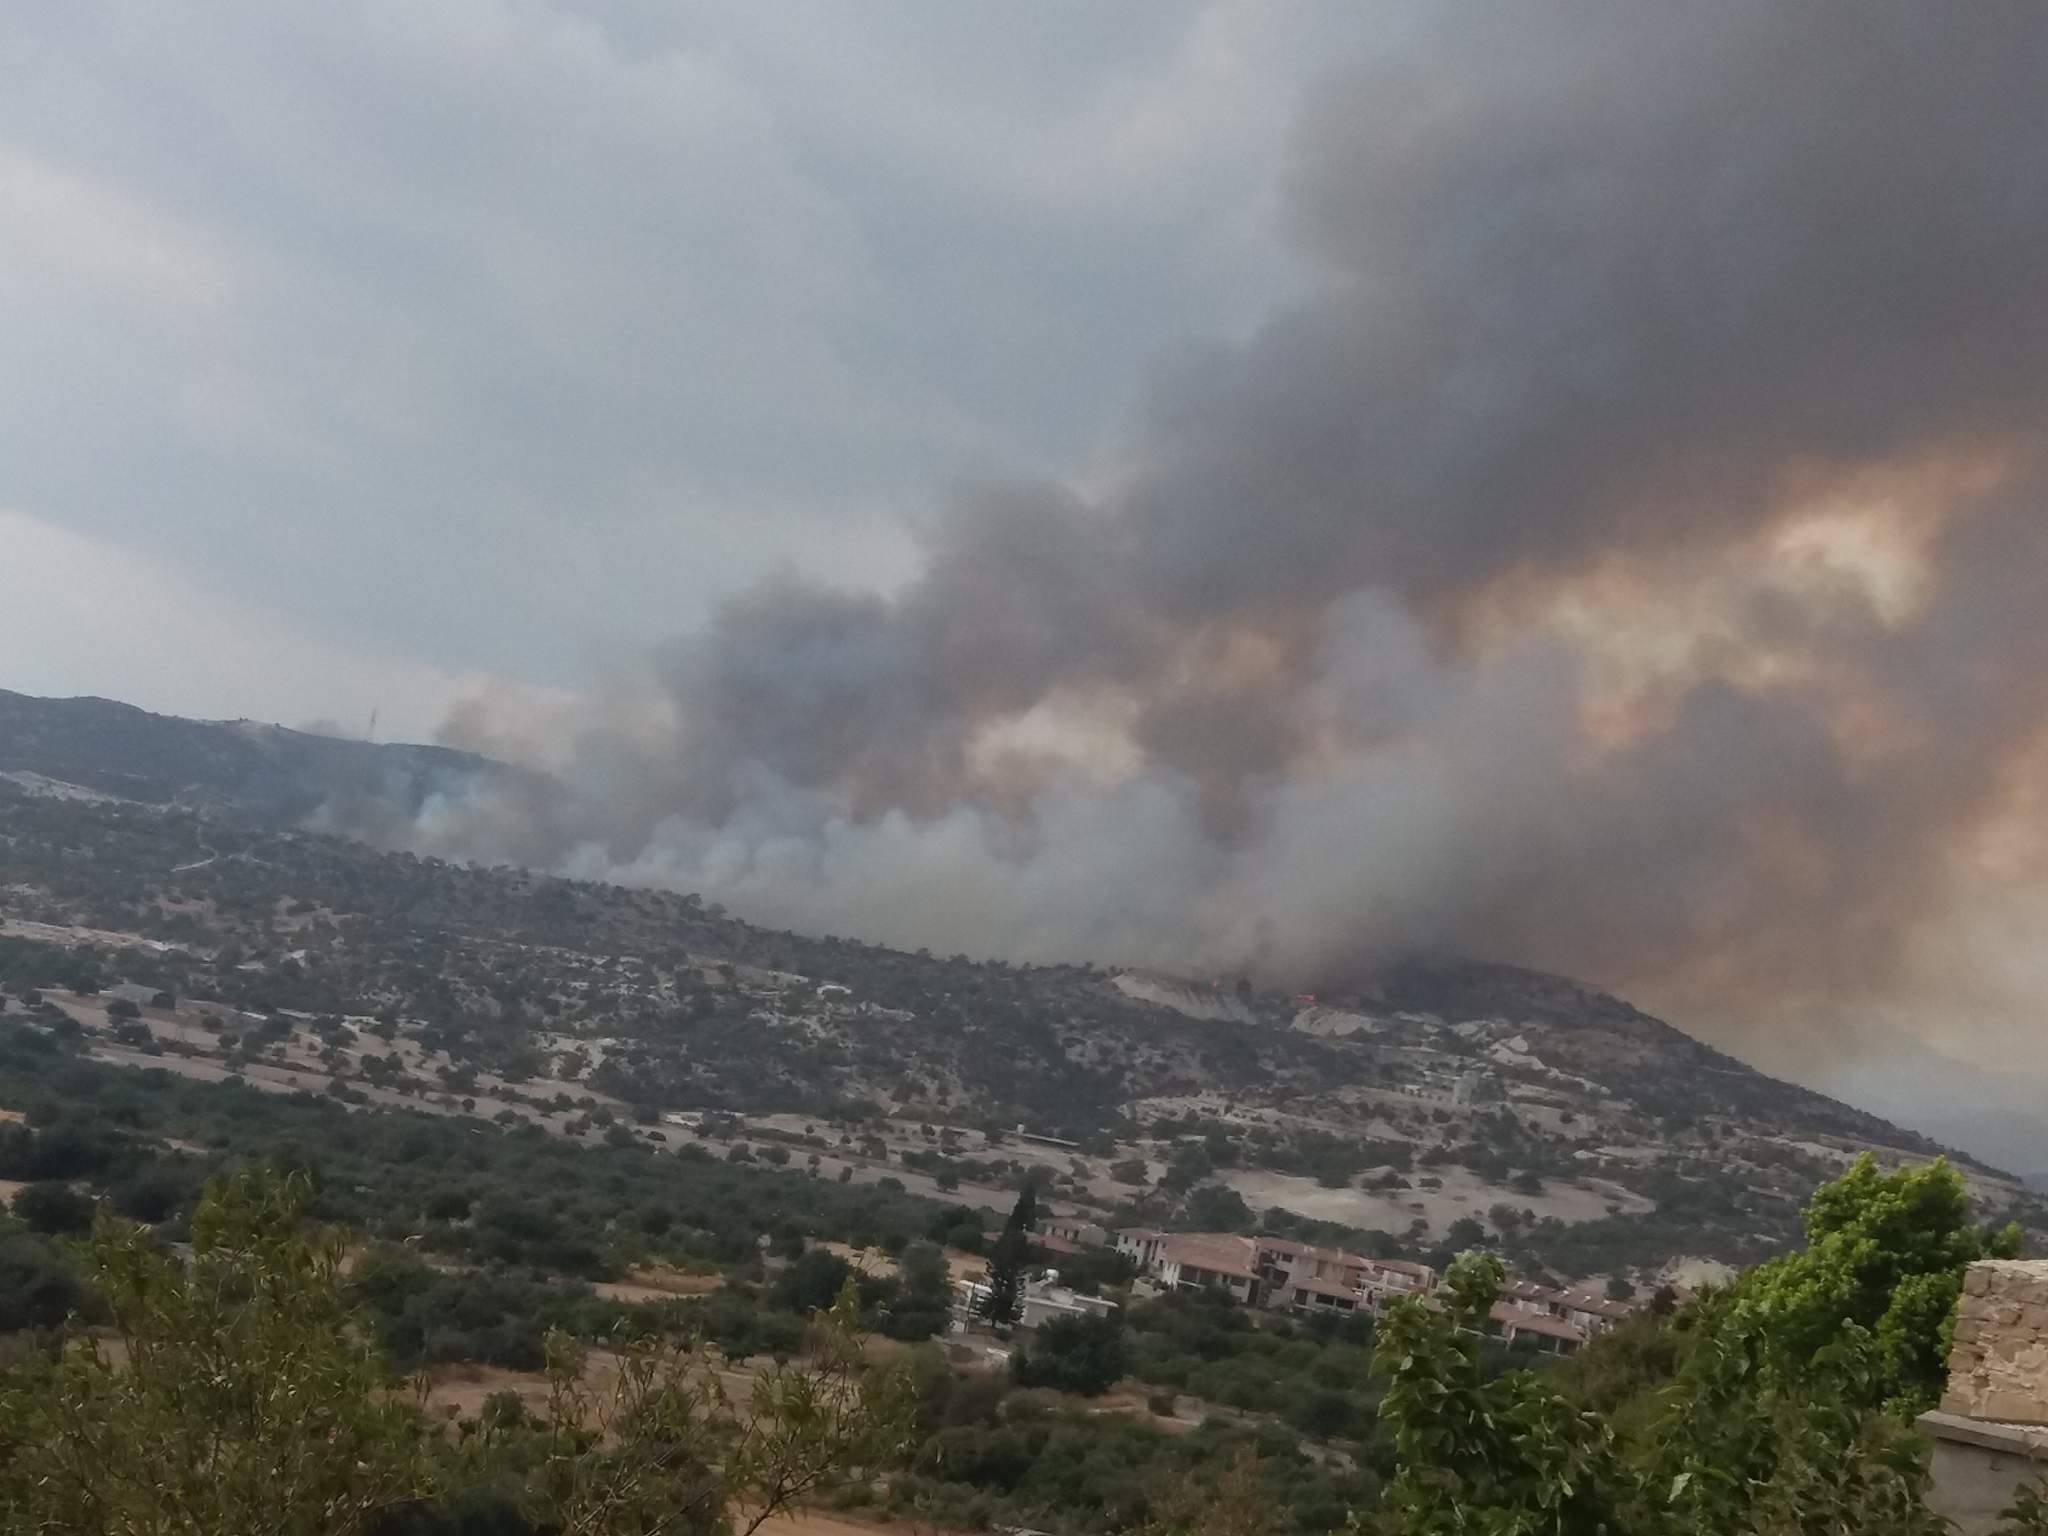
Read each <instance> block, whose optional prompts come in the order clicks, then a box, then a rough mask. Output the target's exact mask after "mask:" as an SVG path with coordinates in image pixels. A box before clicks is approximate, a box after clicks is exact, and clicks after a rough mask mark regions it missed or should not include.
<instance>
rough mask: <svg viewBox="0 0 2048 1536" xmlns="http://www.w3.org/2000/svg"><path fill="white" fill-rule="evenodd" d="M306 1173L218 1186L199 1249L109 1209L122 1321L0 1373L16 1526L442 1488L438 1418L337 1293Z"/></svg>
mask: <svg viewBox="0 0 2048 1536" xmlns="http://www.w3.org/2000/svg"><path fill="white" fill-rule="evenodd" d="M307 1194H308V1191H307V1188H306V1185H305V1183H304V1181H303V1180H302V1179H290V1180H286V1181H283V1182H271V1181H267V1180H260V1179H254V1178H248V1177H243V1178H237V1179H234V1180H231V1181H228V1182H225V1183H222V1184H219V1185H217V1186H215V1187H214V1188H213V1189H212V1190H211V1191H210V1192H209V1194H208V1197H207V1199H206V1202H205V1203H204V1204H203V1205H202V1206H201V1207H200V1209H199V1212H198V1214H197V1216H196V1217H195V1218H194V1220H193V1224H192V1255H191V1259H190V1261H189V1263H188V1262H187V1261H185V1260H184V1259H182V1258H180V1257H179V1256H178V1255H176V1254H175V1253H172V1252H169V1251H166V1250H164V1249H162V1248H161V1247H159V1246H158V1245H157V1244H156V1242H155V1241H154V1240H153V1239H152V1238H151V1237H150V1236H149V1235H148V1234H147V1233H146V1232H145V1231H144V1230H143V1229H141V1228H139V1227H132V1226H128V1225H126V1224H125V1223H121V1222H118V1221H115V1220H114V1219H113V1218H112V1217H110V1216H108V1215H107V1214H105V1213H104V1212H102V1214H101V1215H100V1217H99V1220H98V1222H97V1224H96V1226H95V1228H94V1232H93V1237H92V1244H91V1249H90V1265H89V1275H90V1279H91V1283H92V1285H93V1287H94V1289H95V1290H96V1291H97V1292H98V1293H99V1295H100V1296H101V1297H102V1298H103V1300H104V1302H105V1305H106V1307H107V1309H108V1313H109V1315H110V1323H111V1335H112V1336H111V1338H109V1339H106V1340H102V1339H101V1338H99V1337H96V1336H93V1335H85V1336H83V1337H78V1338H74V1339H73V1340H71V1341H70V1342H69V1344H68V1345H67V1346H66V1347H65V1349H64V1350H63V1353H62V1354H61V1356H60V1357H59V1358H58V1359H56V1360H40V1359H38V1360H31V1361H28V1362H25V1363H23V1364H22V1365H19V1366H17V1367H16V1369H15V1370H14V1371H13V1372H11V1373H10V1374H9V1376H8V1377H7V1378H6V1379H5V1381H4V1383H0V1514H4V1515H5V1516H6V1517H7V1528H8V1529H10V1530H21V1531H81V1532H96V1531H109V1532H112V1531H119V1532H124V1533H126V1532H134V1533H137V1536H143V1533H156V1532H165V1533H169V1532H188V1531H251V1532H255V1531H264V1532H276V1533H278V1536H301V1533H315V1532H318V1533H327V1532H338V1533H350V1532H356V1531H361V1530H364V1529H366V1528H367V1527H368V1525H369V1523H370V1521H371V1519H372V1517H373V1516H374V1515H375V1514H376V1513H377V1512H378V1511H380V1510H383V1509H386V1508H389V1507H391V1506H393V1505H395V1504H398V1503H401V1502H403V1501H406V1500H408V1499H415V1498H419V1497H421V1496H423V1495H424V1494H425V1493H426V1492H427V1489H428V1486H429V1469H430V1460H429V1457H428V1454H427V1452H428V1445H427V1432H426V1427H425V1422H424V1420H423V1419H422V1418H421V1416H420V1414H419V1413H418V1412H417V1410H416V1409H415V1407H414V1406H413V1405H412V1404H411V1403H409V1402H407V1401H406V1400H405V1397H404V1395H403V1394H402V1393H400V1392H398V1391H395V1390H394V1387H395V1385H396V1384H395V1383H394V1382H393V1381H392V1379H391V1377H390V1374H389V1372H388V1371H387V1370H386V1369H385V1367H384V1365H383V1363H382V1361H381V1360H380V1359H379V1358H378V1357H377V1355H376V1353H375V1351H374V1349H373V1348H372V1347H371V1346H370V1344H369V1342H368V1340H367V1338H366V1337H365V1336H364V1335H363V1334H362V1333H360V1332H359V1331H358V1330H357V1329H355V1328H354V1327H353V1326H352V1320H351V1318H350V1315H349V1312H348V1309H347V1308H346V1306H345V1305H344V1304H343V1302H342V1299H341V1295H342V1293H341V1262H342V1254H343V1248H342V1244H341V1241H340V1239H339V1238H338V1237H336V1236H335V1235H334V1234H332V1233H322V1232H309V1231H306V1230H304V1229H303V1228H302V1227H301V1225H300V1222H299V1216H300V1213H301V1211H302V1209H303V1207H304V1203H305V1200H306V1198H307Z"/></svg>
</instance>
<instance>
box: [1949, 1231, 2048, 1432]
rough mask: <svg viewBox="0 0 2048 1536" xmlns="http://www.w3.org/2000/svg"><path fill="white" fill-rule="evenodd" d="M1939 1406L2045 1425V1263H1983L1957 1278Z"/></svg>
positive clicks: (2047, 1379) (2047, 1414)
mask: <svg viewBox="0 0 2048 1536" xmlns="http://www.w3.org/2000/svg"><path fill="white" fill-rule="evenodd" d="M1941 1407H1942V1411H1943V1412H1944V1413H1952V1414H1960V1415H1962V1416H1963V1417H1965V1418H1972V1419H1990V1420H1994V1421H1996V1422H1999V1423H2004V1424H2048V1260H2041V1259H1987V1260H1985V1261H1984V1262H1982V1263H1979V1264H1972V1265H1971V1266H1970V1267H1969V1269H1968V1271H1966V1272H1965V1274H1964V1277H1963V1296H1962V1301H1961V1304H1960V1305H1959V1306H1958V1307H1957V1309H1956V1338H1955V1347H1954V1348H1953V1349H1951V1350H1950V1352H1949V1358H1948V1393H1947V1395H1946V1396H1944V1397H1943V1398H1942V1400H1941Z"/></svg>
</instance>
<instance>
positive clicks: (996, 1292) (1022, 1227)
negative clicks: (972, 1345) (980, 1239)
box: [981, 1184, 1038, 1327]
mask: <svg viewBox="0 0 2048 1536" xmlns="http://www.w3.org/2000/svg"><path fill="white" fill-rule="evenodd" d="M1037 1223H1038V1196H1037V1193H1036V1191H1034V1190H1033V1189H1032V1187H1031V1186H1030V1185H1029V1184H1026V1185H1025V1186H1024V1192H1023V1193H1022V1194H1020V1195H1018V1196H1017V1203H1016V1204H1015V1205H1013V1206H1011V1207H1010V1217H1009V1220H1007V1221H1005V1222H1004V1223H1003V1235H1002V1236H1001V1237H999V1238H997V1239H996V1245H995V1248H994V1249H993V1250H992V1251H991V1252H990V1254H989V1256H988V1296H987V1297H986V1298H985V1299H984V1300H983V1302H982V1304H981V1315H982V1316H983V1317H985V1318H987V1319H988V1320H989V1321H990V1322H991V1323H994V1324H996V1325H997V1326H998V1327H1004V1326H1007V1325H1008V1324H1010V1323H1013V1322H1015V1321H1016V1320H1017V1308H1018V1304H1019V1302H1020V1301H1021V1299H1022V1296H1023V1291H1024V1266H1025V1264H1026V1262H1027V1261H1028V1260H1029V1259H1030V1257H1031V1229H1032V1227H1034V1226H1036V1225H1037Z"/></svg>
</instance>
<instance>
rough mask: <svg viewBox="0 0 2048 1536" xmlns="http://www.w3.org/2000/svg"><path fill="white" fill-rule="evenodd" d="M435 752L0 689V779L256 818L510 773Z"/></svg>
mask: <svg viewBox="0 0 2048 1536" xmlns="http://www.w3.org/2000/svg"><path fill="white" fill-rule="evenodd" d="M517 772H518V770H516V769H512V768H508V767H506V766H505V765H504V764H502V763H495V762H492V761H491V760H489V759H488V758H482V757H477V756H475V755H474V754H471V753H467V752H456V751H451V750H449V749H448V748H445V747H418V746H381V745H376V744H373V743H370V742H362V741H345V740H340V739H338V738H335V737H331V736H320V735H315V734H312V733H310V732H306V731H293V730H287V729H286V728H285V727H283V726H278V725H263V724H259V723H257V722H255V721H252V720H184V719H180V718H178V717H176V716H174V715H155V714H151V713H149V712H148V711H147V710H142V709H137V708H136V707H135V706H134V705H132V704H121V703H116V702H115V701H113V700H111V699H90V698H87V699H38V698H32V697H30V696H29V695H27V694H21V693H9V692H7V691H6V690H5V689H0V778H9V779H12V780H14V781H15V782H16V783H18V784H20V785H22V786H23V787H26V788H31V789H34V788H38V787H40V788H43V789H45V790H47V791H49V792H53V793H61V792H64V790H65V789H66V788H67V787H68V789H69V790H70V791H72V792H74V793H75V792H77V791H84V792H86V793H87V794H89V795H111V796H114V797H116V798H118V799H123V800H133V801H137V802H140V803H142V804H147V805H180V806H188V807H193V808H200V809H207V810H214V811H220V812H225V813H229V814H232V815H235V816H239V817H245V818H252V819H256V820H259V821H263V822H268V823H292V822H297V821H300V820H303V819H304V818H305V817H307V816H310V815H312V814H313V813H314V812H316V811H318V810H320V809H321V808H322V807H323V806H348V805H352V804H356V803H361V804H385V805H391V806H395V807H402V808H405V809H407V810H412V809H417V807H418V806H419V805H420V803H421V802H422V801H423V800H425V799H426V797H427V796H428V795H430V794H432V793H433V792H434V791H435V790H437V789H443V788H448V787H451V786H453V785H455V784H458V783H461V782H464V781H466V780H470V779H473V778H475V777H477V776H480V775H482V776H495V775H505V774H516V773H517Z"/></svg>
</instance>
